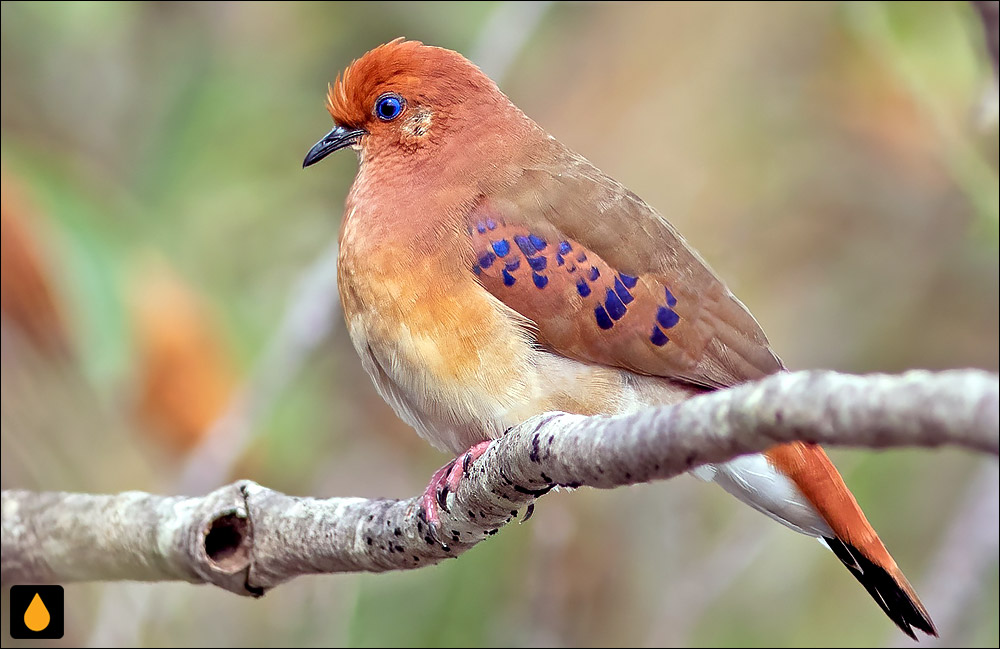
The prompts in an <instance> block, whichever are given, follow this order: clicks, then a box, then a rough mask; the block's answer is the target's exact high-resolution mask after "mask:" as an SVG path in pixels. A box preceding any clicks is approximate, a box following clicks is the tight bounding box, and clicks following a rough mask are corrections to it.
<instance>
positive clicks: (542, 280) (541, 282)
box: [531, 273, 549, 288]
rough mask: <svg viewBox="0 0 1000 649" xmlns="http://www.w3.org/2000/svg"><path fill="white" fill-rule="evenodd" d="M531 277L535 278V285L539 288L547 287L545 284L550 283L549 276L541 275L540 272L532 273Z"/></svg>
mask: <svg viewBox="0 0 1000 649" xmlns="http://www.w3.org/2000/svg"><path fill="white" fill-rule="evenodd" d="M531 279H532V280H534V282H535V286H537V287H538V288H545V285H546V284H548V283H549V278H548V277H546V276H545V275H539V274H538V273H532V274H531Z"/></svg>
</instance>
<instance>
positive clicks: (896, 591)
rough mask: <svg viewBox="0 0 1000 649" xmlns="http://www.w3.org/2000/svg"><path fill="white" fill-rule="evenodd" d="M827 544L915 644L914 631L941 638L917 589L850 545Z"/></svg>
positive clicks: (828, 540)
mask: <svg viewBox="0 0 1000 649" xmlns="http://www.w3.org/2000/svg"><path fill="white" fill-rule="evenodd" d="M823 540H824V541H826V544H827V546H829V548H830V549H831V550H833V553H834V554H835V555H837V558H838V559H840V561H841V562H842V563H843V564H844V565H845V566H847V569H848V570H850V571H851V574H852V575H854V577H855V578H856V579H857V580H858V581H859V582H861V585H862V586H864V587H865V590H867V591H868V593H869V594H870V595H871V596H872V599H874V600H875V603H876V604H878V605H879V607H881V609H882V610H883V611H885V614H886V615H888V616H889V619H890V620H892V621H893V622H894V623H895V624H896V626H898V627H899V628H900V630H902V632H903V633H905V634H906V635H908V636H910V637H911V638H913V639H914V640H916V639H917V634H916V633H915V632H914V629H917V630H919V631H923V632H924V633H926V634H927V635H930V636H935V637H936V636H937V634H938V633H937V629H935V628H934V622H932V621H931V617H930V615H928V614H927V609H925V608H924V605H923V604H921V603H920V600H919V599H917V596H916V594H915V593H914V592H913V588H912V587H911V586H910V584H909V583H907V582H906V579H905V578H904V579H903V580H902V583H900V582H899V581H897V580H896V578H895V577H893V576H892V575H891V574H889V573H888V572H887V571H886V570H885V569H884V568H882V567H881V566H879V565H876V564H875V563H872V561H871V560H869V559H868V558H867V557H865V555H863V554H862V553H861V551H860V550H858V549H857V548H856V547H854V546H853V545H851V544H850V543H847V542H845V541H842V540H840V539H836V538H824V539H823Z"/></svg>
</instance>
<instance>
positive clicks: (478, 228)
mask: <svg viewBox="0 0 1000 649" xmlns="http://www.w3.org/2000/svg"><path fill="white" fill-rule="evenodd" d="M476 231H477V232H479V234H486V224H485V223H483V222H482V221H480V222H479V223H477V224H476Z"/></svg>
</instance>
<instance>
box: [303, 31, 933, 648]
mask: <svg viewBox="0 0 1000 649" xmlns="http://www.w3.org/2000/svg"><path fill="white" fill-rule="evenodd" d="M327 105H328V109H329V112H330V115H331V116H332V117H333V120H334V122H335V127H334V129H333V130H332V131H330V133H329V134H328V135H327V136H326V137H324V138H323V139H322V140H320V141H319V142H318V143H317V144H316V145H315V146H314V147H313V148H312V150H310V152H309V154H308V155H307V156H306V159H305V162H304V163H303V166H308V165H311V164H313V163H315V162H317V161H319V160H320V159H322V158H323V157H325V156H326V155H328V154H329V153H331V152H333V151H336V150H338V149H341V148H345V147H348V146H350V147H352V148H354V149H355V150H356V151H357V152H358V154H359V159H360V167H359V170H358V175H357V178H356V179H355V182H354V184H353V186H352V187H351V191H350V193H349V195H348V198H347V204H346V209H345V216H344V220H343V224H342V227H341V232H340V239H341V246H340V259H339V266H338V270H339V273H340V279H339V286H340V294H341V300H342V303H343V307H344V314H345V318H346V321H347V326H348V329H349V331H350V335H351V340H352V342H353V343H354V345H355V348H356V349H357V351H358V353H359V355H360V356H361V359H362V363H363V365H364V367H365V369H366V370H367V371H368V373H369V374H370V375H371V377H372V379H373V381H374V382H375V385H376V387H377V388H378V390H379V392H380V394H382V396H383V397H384V398H385V399H386V400H387V401H388V402H389V403H390V404H391V405H392V406H393V408H394V409H395V410H396V412H397V413H398V414H399V415H400V416H401V417H402V418H403V419H405V420H406V421H407V422H408V423H410V424H411V425H413V426H414V427H415V428H416V429H417V431H418V432H419V433H420V434H421V435H422V436H424V437H425V438H427V439H428V440H429V441H431V442H432V443H433V444H435V445H436V446H438V447H441V448H446V449H448V450H450V451H452V452H453V453H456V454H458V453H462V452H463V451H465V450H466V449H467V448H470V447H474V448H477V449H481V448H482V443H483V442H485V441H488V440H490V439H495V438H496V437H499V436H500V435H502V434H503V431H504V430H506V429H507V428H509V427H511V426H513V425H515V424H517V423H519V422H521V421H523V420H525V419H527V418H528V417H530V416H532V415H535V414H539V413H541V412H545V411H550V410H562V411H567V412H574V413H579V414H587V415H590V414H619V413H626V412H632V411H634V410H636V409H638V408H641V407H644V406H648V405H653V404H669V403H676V402H678V401H681V400H683V399H686V398H689V397H690V396H692V395H695V394H698V393H700V392H704V391H705V390H710V389H716V388H722V387H727V386H732V385H735V384H738V383H741V382H744V381H748V380H754V379H758V378H761V377H764V376H766V375H768V374H771V373H774V372H778V371H782V370H783V369H784V368H783V366H782V364H781V361H780V360H779V358H778V357H777V356H776V355H775V354H774V352H773V351H772V350H771V348H770V346H769V344H768V342H767V338H766V337H765V336H764V333H763V332H762V331H761V329H760V326H759V325H758V324H757V322H756V320H754V318H753V316H752V315H750V313H749V311H748V310H747V309H746V308H745V307H744V306H743V304H742V303H740V301H739V300H737V299H736V298H735V297H734V296H733V294H732V293H731V292H730V291H729V289H728V288H727V287H726V286H725V284H724V283H723V282H722V281H721V280H720V279H719V278H718V277H717V276H716V275H715V273H714V272H713V271H712V270H711V269H710V268H709V266H708V265H707V264H706V263H705V262H704V260H702V259H701V257H699V256H698V254H697V253H696V252H695V251H694V250H693V249H691V247H690V246H688V245H687V243H686V242H685V241H684V239H683V238H682V237H681V236H680V234H679V233H678V232H677V231H676V230H675V229H674V228H673V226H671V225H670V223H668V222H667V220H666V219H665V218H663V217H662V216H661V215H660V214H659V213H657V212H656V211H655V210H654V209H652V208H651V207H649V206H648V205H647V204H646V203H644V202H643V201H642V200H641V199H640V198H639V197H638V196H636V195H635V194H633V193H632V192H630V191H628V189H626V188H625V187H623V186H622V185H621V184H620V183H618V182H617V181H615V180H613V179H612V178H610V177H608V176H606V175H605V174H603V173H602V172H601V171H600V170H598V169H597V168H596V167H594V166H593V165H592V164H591V163H590V162H588V161H587V160H586V159H585V158H583V157H582V156H580V155H578V154H576V153H574V152H573V151H571V150H569V149H568V148H566V147H565V146H563V145H562V144H560V143H559V142H558V141H557V140H555V139H554V138H553V137H551V136H550V135H548V134H547V133H546V132H545V131H544V130H543V129H542V128H541V127H539V126H538V125H537V124H535V123H534V122H533V121H531V120H530V119H529V118H528V117H526V116H525V115H524V113H522V112H521V111H520V110H519V109H518V108H517V107H516V106H514V105H513V104H512V103H511V102H510V100H509V99H508V98H507V97H506V96H505V95H504V94H503V93H502V92H500V90H499V89H498V88H497V86H496V84H494V83H493V82H492V81H491V80H490V79H489V78H488V77H487V76H486V75H484V74H483V73H482V72H481V71H480V70H479V69H478V68H477V67H475V66H474V65H473V64H472V63H470V62H469V61H467V60H466V59H465V58H463V57H462V56H461V55H460V54H457V53H455V52H452V51H449V50H445V49H441V48H435V47H429V46H425V45H423V44H421V43H419V42H415V41H404V40H402V39H398V40H396V41H393V42H391V43H388V44H386V45H383V46H381V47H378V48H376V49H374V50H372V51H371V52H369V53H367V54H365V55H364V56H363V57H361V58H360V59H358V60H356V61H354V62H353V63H352V64H351V65H350V66H349V67H348V68H347V69H346V70H345V71H344V72H343V73H342V74H341V75H340V76H338V77H337V80H336V82H335V83H334V84H333V85H332V86H331V87H330V91H329V95H328V98H327ZM697 474H698V475H699V476H700V477H703V478H705V479H709V480H714V481H715V482H717V483H718V484H719V485H720V486H722V487H723V488H725V489H726V490H727V491H729V492H730V493H732V494H733V495H735V496H737V497H738V498H740V499H741V500H743V501H744V502H746V503H747V504H749V505H751V506H753V507H755V508H756V509H758V510H760V511H762V512H764V513H766V514H768V515H769V516H771V517H772V518H775V519H776V520H778V521H779V522H782V523H784V524H785V525H787V526H789V527H791V528H792V529H795V530H797V531H799V532H802V533H805V534H808V535H811V536H814V537H817V538H819V539H820V540H822V541H824V543H826V544H827V545H828V546H829V547H830V548H831V549H832V550H833V551H834V552H835V553H836V555H837V556H838V558H840V559H841V560H842V561H843V562H844V564H845V565H846V566H847V567H848V568H849V569H850V570H851V572H852V573H853V574H854V575H855V576H856V577H857V578H858V580H859V581H861V583H862V584H863V585H864V586H865V588H866V589H868V591H869V592H870V593H871V594H872V596H873V597H874V598H875V600H876V601H877V602H878V603H879V605H880V606H881V607H882V608H883V610H885V611H886V613H887V614H888V615H889V617H890V618H891V619H892V620H893V621H894V622H895V623H896V624H897V625H898V626H899V627H900V628H901V629H902V630H903V631H904V632H906V633H907V634H909V635H911V636H913V635H914V631H913V629H914V628H916V629H919V630H922V631H924V632H926V633H935V631H934V626H933V624H932V622H931V621H930V617H929V616H928V614H927V612H926V610H924V608H923V606H922V604H921V603H920V601H919V599H918V598H917V596H916V594H915V593H914V592H913V589H912V587H911V586H910V585H909V583H908V582H907V581H906V578H905V577H904V576H903V574H902V572H901V571H900V570H899V568H898V567H897V566H896V564H895V562H894V561H893V560H892V558H891V556H889V553H888V552H887V551H886V549H885V547H884V546H883V545H882V542H881V541H880V540H879V538H878V535H877V534H876V533H875V532H874V530H873V529H872V527H871V525H870V524H869V523H868V521H867V520H866V519H865V517H864V514H863V513H862V512H861V509H860V508H859V507H858V505H857V503H856V501H855V500H854V497H853V496H852V495H851V493H850V491H848V489H847V487H846V486H845V485H844V482H843V480H842V479H841V477H840V475H839V473H838V472H837V470H836V469H835V468H834V467H833V465H832V463H830V461H829V459H828V458H827V457H826V454H825V453H824V452H823V450H822V449H821V448H819V447H818V446H815V445H808V444H799V443H796V444H788V445H784V446H779V447H776V448H774V449H771V450H769V451H768V452H767V453H765V454H760V455H753V456H745V457H742V458H737V459H736V460H734V461H732V462H727V463H724V464H718V465H710V466H707V467H703V468H702V469H700V470H699V471H698V472H697ZM443 475H444V474H441V475H438V476H437V478H442V476H443ZM449 479H450V478H449Z"/></svg>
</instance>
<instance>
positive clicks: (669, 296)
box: [663, 287, 677, 306]
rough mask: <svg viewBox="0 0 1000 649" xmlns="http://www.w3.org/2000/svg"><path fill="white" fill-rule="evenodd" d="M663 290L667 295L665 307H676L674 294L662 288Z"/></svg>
mask: <svg viewBox="0 0 1000 649" xmlns="http://www.w3.org/2000/svg"><path fill="white" fill-rule="evenodd" d="M663 290H664V292H666V294H667V306H676V305H677V298H675V297H674V294H673V293H671V292H670V289H669V288H666V287H664V288H663Z"/></svg>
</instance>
